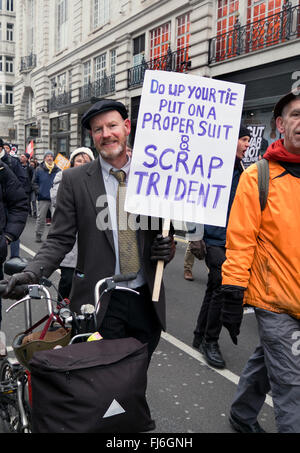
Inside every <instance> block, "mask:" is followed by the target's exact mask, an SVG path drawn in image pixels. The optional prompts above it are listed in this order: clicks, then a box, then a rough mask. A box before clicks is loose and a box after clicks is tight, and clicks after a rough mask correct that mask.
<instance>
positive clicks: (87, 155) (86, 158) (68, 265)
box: [50, 147, 94, 300]
mask: <svg viewBox="0 0 300 453" xmlns="http://www.w3.org/2000/svg"><path fill="white" fill-rule="evenodd" d="M93 160H94V155H93V152H92V151H91V149H89V148H85V147H81V148H77V149H75V150H74V151H73V152H72V153H71V155H70V163H71V168H73V167H79V166H80V165H85V164H87V163H89V162H91V161H93ZM62 176H63V172H62V171H61V172H59V173H57V175H56V177H55V179H54V181H53V186H52V188H51V190H50V195H51V204H52V212H54V209H55V205H56V195H57V190H58V187H59V184H60V182H61V180H62ZM76 262H77V241H76V242H75V245H74V247H73V249H72V250H71V251H70V252H69V253H68V254H67V255H66V256H65V258H64V259H63V261H62V262H61V263H60V271H61V277H60V281H59V285H58V292H59V300H61V299H65V298H68V297H69V294H70V292H71V287H72V279H73V274H74V269H75V267H76Z"/></svg>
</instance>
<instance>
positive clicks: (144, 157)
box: [125, 71, 245, 226]
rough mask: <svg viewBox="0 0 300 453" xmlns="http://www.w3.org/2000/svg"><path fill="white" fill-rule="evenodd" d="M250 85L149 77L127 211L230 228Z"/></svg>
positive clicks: (150, 74) (151, 73) (163, 73)
mask: <svg viewBox="0 0 300 453" xmlns="http://www.w3.org/2000/svg"><path fill="white" fill-rule="evenodd" d="M244 92H245V86H244V85H240V84H235V83H229V82H224V81H220V80H213V79H209V78H205V77H200V76H194V75H186V74H180V73H175V72H166V71H146V73H145V80H144V85H143V92H142V97H141V103H140V110H139V116H138V123H137V129H136V136H135V143H134V149H133V157H132V163H131V167H130V175H129V181H128V187H127V196H126V203H125V209H126V211H128V212H131V213H134V214H141V215H146V216H153V217H161V218H164V219H172V220H178V221H191V222H197V223H205V224H210V225H219V226H225V224H226V214H227V206H228V201H229V194H230V188H231V180H232V174H233V167H234V162H235V155H236V147H237V140H238V134H239V128H240V121H241V114H242V106H243V99H244Z"/></svg>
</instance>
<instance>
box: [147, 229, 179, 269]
mask: <svg viewBox="0 0 300 453" xmlns="http://www.w3.org/2000/svg"><path fill="white" fill-rule="evenodd" d="M175 250H176V247H175V241H174V238H173V236H167V237H163V235H162V234H158V235H157V236H156V238H155V239H154V241H153V244H152V247H151V256H150V259H151V261H160V260H162V261H164V262H165V264H167V263H169V262H170V261H171V260H172V259H173V258H174V255H175Z"/></svg>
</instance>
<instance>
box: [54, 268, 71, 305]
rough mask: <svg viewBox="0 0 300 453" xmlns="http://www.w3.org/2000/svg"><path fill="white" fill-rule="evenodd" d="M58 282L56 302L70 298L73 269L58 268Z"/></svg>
mask: <svg viewBox="0 0 300 453" xmlns="http://www.w3.org/2000/svg"><path fill="white" fill-rule="evenodd" d="M60 272H61V274H60V280H59V284H58V292H59V298H58V300H62V299H68V298H69V296H70V292H71V288H72V281H73V275H74V268H73V267H63V266H61V267H60ZM60 296H61V297H60Z"/></svg>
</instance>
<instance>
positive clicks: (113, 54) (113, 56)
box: [110, 49, 117, 75]
mask: <svg viewBox="0 0 300 453" xmlns="http://www.w3.org/2000/svg"><path fill="white" fill-rule="evenodd" d="M116 67H117V51H116V49H113V50H111V51H110V73H111V75H113V74H115V73H116Z"/></svg>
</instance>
